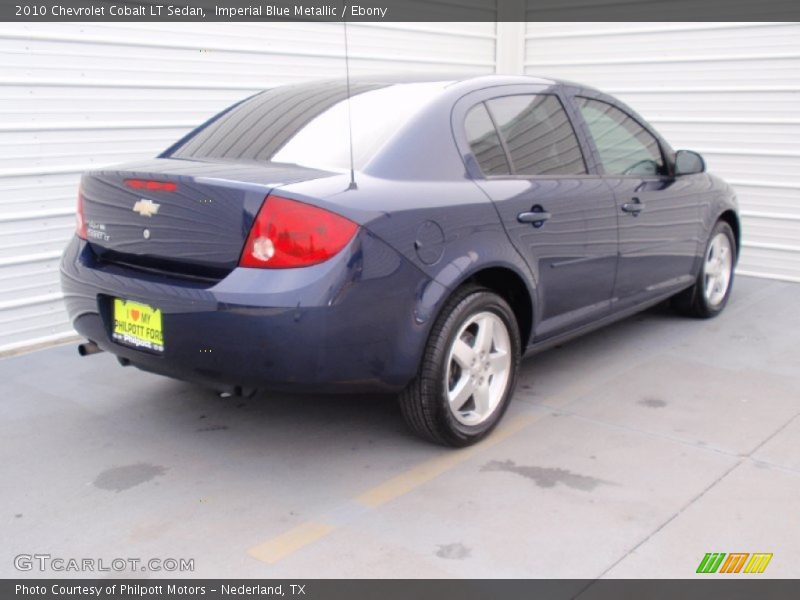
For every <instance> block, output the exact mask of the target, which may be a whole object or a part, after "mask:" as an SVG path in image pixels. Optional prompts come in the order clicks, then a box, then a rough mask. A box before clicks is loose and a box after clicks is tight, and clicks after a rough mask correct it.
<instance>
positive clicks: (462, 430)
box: [427, 291, 521, 446]
mask: <svg viewBox="0 0 800 600" xmlns="http://www.w3.org/2000/svg"><path fill="white" fill-rule="evenodd" d="M486 311H488V312H492V313H494V314H495V315H497V316H498V317H499V318H500V319H501V320H502V321H503V323H504V324H505V326H506V329H507V330H508V336H509V339H510V342H511V353H512V357H511V373H510V374H509V380H508V384H507V385H506V390H505V393H504V394H503V397H502V398H501V400H500V403H499V404H498V406H497V408H496V409H495V411H494V414H492V415H491V417H489V418H488V419H487V420H486V421H484V422H482V423H479V424H478V425H472V426H470V425H465V424H464V423H461V422H460V421H459V420H458V419H456V417H455V415H453V413H452V411H451V410H450V406H449V403H448V400H447V389H446V386H445V375H446V372H447V367H448V364H447V359H448V357H449V353H450V348H451V346H452V344H453V342H454V340H455V338H456V335H458V333H459V332H460V330H461V327H462V326H463V324H464V323H465V322H466V321H467V320H468V319H469V318H471V317H472V316H473V315H475V314H477V313H479V312H486ZM442 318H444V319H445V321H446V322H445V326H444V327H443V328H442V330H441V333H440V336H441V337H443V338H444V343H442V344H437V345H436V346H435V347H436V350H435V352H434V356H432V357H431V358H432V359H433V360H435V361H436V363H435V364H436V369H435V375H434V377H433V380H432V381H429V385H430V387H429V389H428V390H427V391H428V392H429V393H431V394H434V397H435V398H436V400H437V401H436V404H435V407H436V414H435V415H434V417H435V419H436V421H437V425H439V427H440V428H441V429H442V430H444V431H446V432H448V434H449V435H448V437H450V438H451V439H449V440H448V441H449V442H450V443H452V444H454V445H458V446H464V445H468V444H472V443H474V442H476V441H478V440H479V439H481V438H483V437H484V436H486V435H487V434H489V433H490V432H491V431H492V429H494V427H495V426H496V425H497V423H498V422H499V421H500V419H502V417H503V414H505V411H506V409H507V408H508V405H509V404H510V399H511V396H512V395H513V393H514V388H515V386H516V382H517V372H518V370H519V364H520V354H521V350H520V347H521V340H520V333H519V327H518V326H517V321H516V318H515V317H514V313H513V311H512V310H511V308H510V307H509V305H508V304H507V303H506V302H505V300H503V299H502V298H501V297H500V296H498V295H496V294H494V293H492V292H489V291H477V292H475V293H473V294H470V295H468V296H467V297H466V298H464V300H462V301H461V302H460V303H459V304H457V305H456V307H455V308H454V309H453V310H452V311H451V312H450V313H449V314H447V315H442Z"/></svg>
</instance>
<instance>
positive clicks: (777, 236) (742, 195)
mask: <svg viewBox="0 0 800 600" xmlns="http://www.w3.org/2000/svg"><path fill="white" fill-rule="evenodd" d="M525 72H526V73H528V74H531V75H533V74H535V75H544V76H551V77H560V78H565V79H571V80H575V81H579V82H581V83H586V84H589V85H593V86H596V87H598V88H600V89H602V90H604V91H606V92H609V93H612V94H616V95H618V96H619V97H620V98H621V99H623V100H624V101H625V102H628V103H629V104H630V105H631V106H632V107H633V108H634V109H636V110H637V111H638V112H640V113H641V114H642V115H643V116H644V117H645V118H647V119H648V120H650V121H651V122H652V123H653V124H654V125H655V126H656V127H657V129H658V130H659V131H660V132H661V133H662V134H663V135H664V136H665V137H666V138H667V139H669V140H670V143H671V144H672V145H673V146H674V147H676V148H690V149H692V150H697V151H699V152H701V153H702V154H703V155H704V156H705V158H706V161H707V162H708V166H709V169H711V170H712V171H714V172H715V173H718V174H720V175H722V176H723V177H725V178H726V179H727V180H728V181H729V182H731V183H732V184H734V186H735V187H736V190H737V195H738V197H739V201H740V204H741V209H742V215H743V229H744V248H743V252H742V257H741V261H740V264H739V272H740V273H746V274H749V275H757V276H762V277H770V278H778V279H786V280H790V281H800V23H528V26H527V31H526V35H525Z"/></svg>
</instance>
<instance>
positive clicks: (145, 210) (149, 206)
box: [133, 198, 161, 217]
mask: <svg viewBox="0 0 800 600" xmlns="http://www.w3.org/2000/svg"><path fill="white" fill-rule="evenodd" d="M160 206H161V205H160V204H158V203H157V202H153V201H152V200H147V199H145V198H142V199H141V200H138V201H137V202H136V204H134V205H133V212H137V213H139V214H140V215H142V216H143V217H152V216H153V215H154V214H156V213H157V212H158V209H159V207H160Z"/></svg>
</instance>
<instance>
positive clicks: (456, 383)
mask: <svg viewBox="0 0 800 600" xmlns="http://www.w3.org/2000/svg"><path fill="white" fill-rule="evenodd" d="M511 358H512V353H511V336H510V335H509V333H508V327H507V326H506V324H505V322H504V321H503V319H501V318H500V317H499V316H498V315H497V314H495V313H493V312H489V311H484V312H479V313H477V314H475V315H472V316H470V317H469V318H468V319H467V320H466V321H465V322H464V324H463V325H462V326H461V328H460V329H459V331H458V334H457V335H456V336H455V338H454V340H453V343H452V344H451V346H450V351H449V353H448V358H447V369H446V373H445V388H446V390H447V402H448V405H449V407H450V411H451V413H452V414H453V416H454V417H455V418H456V420H458V421H459V422H460V423H462V424H464V425H478V424H480V423H482V422H484V421H485V420H487V419H488V418H489V417H491V415H492V414H493V413H494V411H495V410H496V409H497V407H498V406H499V405H500V403H501V401H502V399H503V396H504V394H505V392H506V388H507V387H508V382H509V378H510V375H511Z"/></svg>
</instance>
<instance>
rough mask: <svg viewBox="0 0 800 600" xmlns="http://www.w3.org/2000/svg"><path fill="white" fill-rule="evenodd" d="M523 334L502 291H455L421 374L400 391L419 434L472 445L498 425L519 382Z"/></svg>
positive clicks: (408, 419) (432, 335)
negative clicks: (498, 292) (520, 332)
mask: <svg viewBox="0 0 800 600" xmlns="http://www.w3.org/2000/svg"><path fill="white" fill-rule="evenodd" d="M520 347H521V341H520V334H519V328H518V326H517V321H516V318H515V317H514V312H513V311H512V310H511V307H510V306H509V305H508V303H507V302H506V301H505V300H503V298H501V297H500V296H498V295H497V294H495V293H494V292H491V291H489V290H487V289H485V288H479V287H474V286H469V287H465V288H462V289H461V290H459V291H457V292H456V294H455V295H454V296H453V297H452V298H451V299H450V300H449V301H448V302H447V304H446V305H445V307H444V309H443V310H442V313H441V315H440V316H439V318H438V319H437V321H436V323H435V324H434V326H433V328H432V330H431V333H430V337H429V339H428V343H427V345H426V347H425V352H424V355H423V359H422V364H421V366H420V370H419V373H418V374H417V377H416V378H415V379H414V380H413V381H412V382H411V383H410V384H409V385H408V387H407V388H406V389H405V390H404V391H403V392H402V393H401V395H400V407H401V409H402V412H403V416H404V417H405V420H406V422H407V423H408V425H409V426H410V427H411V429H412V430H413V431H414V432H415V433H416V434H417V435H419V436H421V437H423V438H425V439H427V440H430V441H432V442H435V443H437V444H442V445H446V446H455V447H461V446H468V445H470V444H474V443H475V442H477V441H479V440H480V439H482V438H483V437H485V436H486V435H488V434H489V432H490V431H491V430H492V429H494V427H495V426H496V425H497V423H498V422H499V421H500V419H501V418H502V416H503V413H504V412H505V410H506V408H507V407H508V403H509V401H510V399H511V395H512V394H513V391H514V386H515V384H516V378H517V370H518V368H519V362H520Z"/></svg>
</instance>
